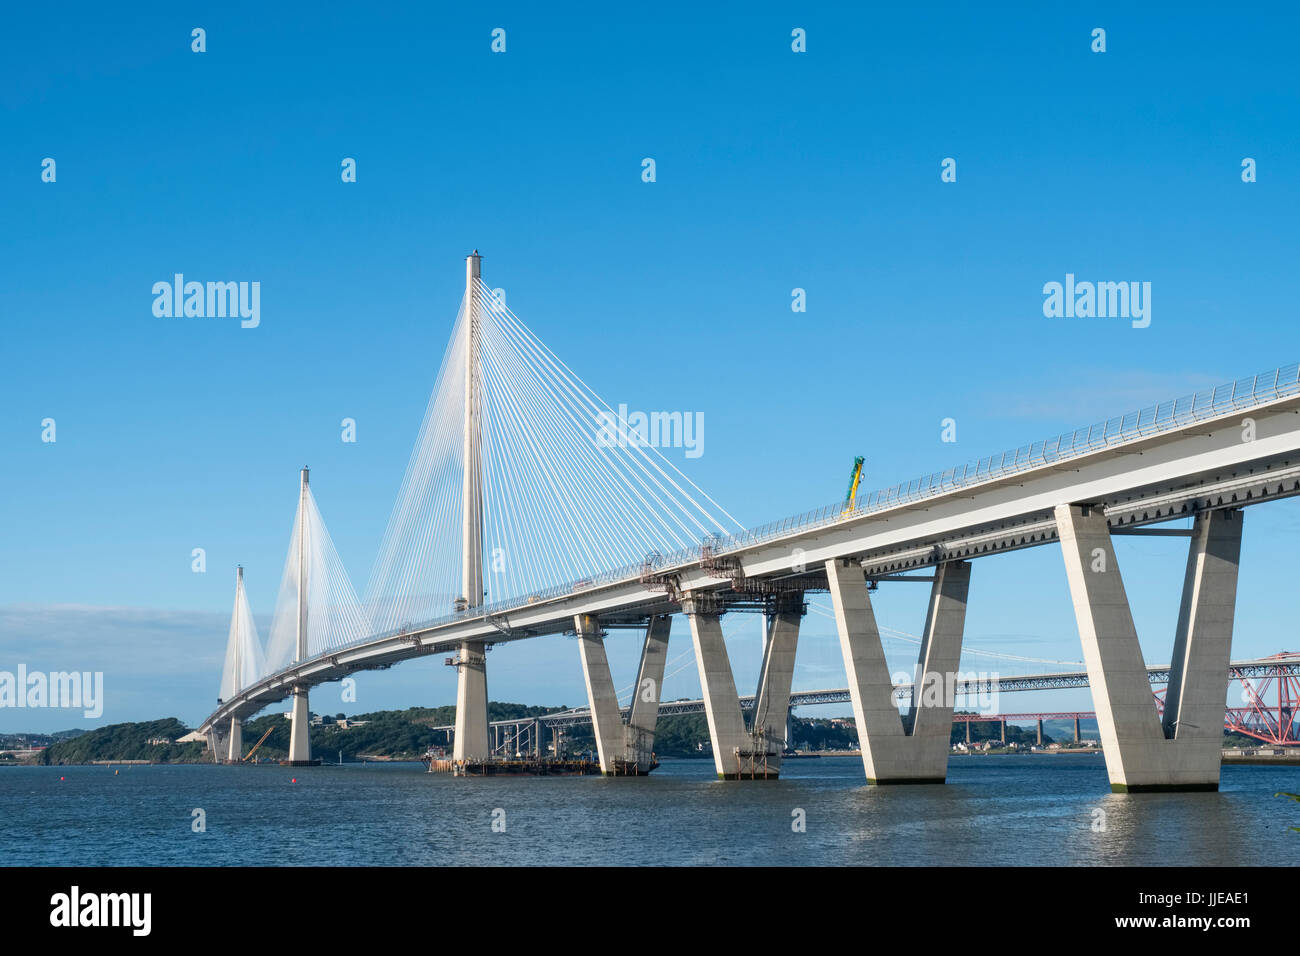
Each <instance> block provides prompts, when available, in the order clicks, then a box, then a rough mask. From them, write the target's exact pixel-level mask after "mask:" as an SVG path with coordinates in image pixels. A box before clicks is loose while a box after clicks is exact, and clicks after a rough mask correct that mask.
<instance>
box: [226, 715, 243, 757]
mask: <svg viewBox="0 0 1300 956" xmlns="http://www.w3.org/2000/svg"><path fill="white" fill-rule="evenodd" d="M226 745H227V751H226V760H227V761H229V762H230V763H239V762H240V761H241V760H243V759H244V722H243V721H242V720H240V719H239V718H238V717H231V718H230V734H229V737H228V739H227V741H226Z"/></svg>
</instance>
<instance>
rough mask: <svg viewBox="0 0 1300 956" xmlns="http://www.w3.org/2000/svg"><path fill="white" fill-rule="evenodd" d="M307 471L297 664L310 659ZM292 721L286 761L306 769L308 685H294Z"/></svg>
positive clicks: (301, 496) (305, 474) (301, 497)
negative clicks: (308, 636)
mask: <svg viewBox="0 0 1300 956" xmlns="http://www.w3.org/2000/svg"><path fill="white" fill-rule="evenodd" d="M309 471H310V469H308V468H303V470H302V481H301V483H300V484H299V488H298V644H297V648H296V652H295V654H294V663H295V664H297V663H301V662H302V661H304V660H306V659H307V584H308V582H307V547H308V543H307V525H308V519H309V515H308V510H307V494H308V491H307V485H308V480H309ZM292 714H293V716H292V718H291V720H292V721H293V723H292V724H291V725H290V728H289V759H288V760H287V761H285V762H286V763H287V764H288V765H289V766H291V767H296V766H303V765H307V764H310V763H311V762H312V759H311V740H310V738H309V736H308V733H309V731H308V725H309V723H310V719H311V716H310V712H309V711H308V708H307V685H306V684H295V685H294V686H293V711H292Z"/></svg>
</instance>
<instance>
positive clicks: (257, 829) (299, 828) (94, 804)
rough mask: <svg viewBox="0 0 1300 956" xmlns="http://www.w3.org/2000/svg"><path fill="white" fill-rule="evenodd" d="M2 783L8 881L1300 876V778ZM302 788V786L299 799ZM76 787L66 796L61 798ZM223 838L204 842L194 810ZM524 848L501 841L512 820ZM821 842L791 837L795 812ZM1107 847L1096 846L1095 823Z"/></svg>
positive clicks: (983, 765) (173, 774) (1020, 761)
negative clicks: (1007, 867)
mask: <svg viewBox="0 0 1300 956" xmlns="http://www.w3.org/2000/svg"><path fill="white" fill-rule="evenodd" d="M117 769H120V773H118V774H117V775H114V772H113V768H105V767H50V768H45V767H18V768H5V769H0V862H3V863H5V864H9V865H48V864H83V865H105V864H118V865H136V864H144V865H150V864H193V865H231V864H254V863H256V864H327V865H349V864H378V865H385V864H401V865H425V866H428V865H449V864H541V863H546V864H567V865H591V864H751V863H755V864H796V865H827V864H926V865H933V864H974V865H981V864H997V863H1000V864H1017V865H1033V864H1169V863H1178V864H1190V865H1204V864H1260V863H1270V864H1284V865H1285V864H1296V863H1300V833H1295V832H1291V831H1289V830H1287V826H1288V825H1300V804H1296V803H1294V802H1292V801H1289V800H1283V799H1274V798H1273V794H1274V792H1276V791H1278V790H1290V791H1293V792H1294V791H1297V790H1300V768H1297V767H1280V768H1273V767H1224V768H1223V778H1222V789H1221V791H1220V792H1219V793H1207V794H1144V795H1133V796H1127V795H1118V794H1111V793H1110V792H1109V788H1108V785H1107V780H1106V771H1105V767H1104V765H1103V763H1102V760H1101V758H1100V757H1099V756H1097V757H1093V756H1083V755H1080V756H1061V757H1055V756H1053V757H1048V756H1038V757H1032V756H1019V757H1014V756H1008V757H954V758H953V760H952V761H951V766H950V770H949V776H948V781H949V782H948V784H947V785H946V786H923V787H867V786H866V785H865V784H864V780H863V773H862V763H861V761H860V760H858V759H857V758H856V757H852V758H850V757H842V758H838V757H837V758H822V759H818V760H795V761H790V762H788V763H787V765H786V767H785V769H784V771H783V773H784V775H783V777H782V779H781V780H779V781H775V782H770V783H763V782H726V783H724V782H720V781H718V780H716V779H714V777H713V764H712V762H711V761H704V760H665V761H664V764H663V766H661V767H660V768H659V769H658V770H657V771H655V773H654V774H653V775H652V776H650V777H648V778H641V779H626V778H624V779H604V778H600V777H568V778H545V777H543V778H519V779H510V778H492V779H464V778H461V779H454V778H452V777H449V776H446V775H442V774H426V773H424V768H423V767H421V766H420V765H419V764H367V765H349V766H344V767H328V766H327V767H320V768H306V769H301V768H300V769H297V770H291V769H289V768H282V767H275V766H260V767H217V766H156V767H122V768H117ZM294 776H297V778H298V782H297V783H296V784H295V783H291V782H290V781H291V779H292V778H293V777H294ZM60 777H64V778H66V779H64V780H62V781H61V780H60V779H59V778H60ZM196 807H201V808H202V809H203V810H204V811H205V812H206V819H207V832H206V833H194V832H192V831H191V820H192V815H191V814H192V811H193V810H194V809H195V808H196ZM495 808H501V809H503V810H504V811H505V822H506V832H505V833H494V832H493V831H492V818H493V810H494V809H495ZM795 808H801V809H803V810H804V811H805V812H806V815H807V832H805V833H795V832H792V830H791V820H792V811H793V810H794V809H795ZM1096 808H1101V809H1102V810H1104V811H1105V823H1106V829H1105V831H1104V832H1094V830H1093V821H1094V810H1095V809H1096Z"/></svg>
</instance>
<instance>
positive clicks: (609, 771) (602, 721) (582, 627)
mask: <svg viewBox="0 0 1300 956" xmlns="http://www.w3.org/2000/svg"><path fill="white" fill-rule="evenodd" d="M573 629H574V631H575V633H576V634H577V636H578V652H579V653H580V654H581V655H582V676H583V678H584V679H585V680H586V682H587V702H588V704H589V705H590V707H591V729H592V733H593V735H594V736H595V738H596V752H597V754H598V755H599V756H600V769H601V772H602V773H604V774H605V775H607V776H613V774H614V769H615V768H614V761H615V760H617V759H619V758H621V757H622V756H623V715H622V714H621V713H620V712H619V707H618V693H617V692H616V691H615V690H614V678H613V677H612V676H611V674H610V671H609V658H608V656H606V654H605V635H604V632H603V631H601V629H600V625H599V623H597V621H596V618H595V617H594V616H593V615H590V614H581V615H579V616H577V617H575V618H574V619H573Z"/></svg>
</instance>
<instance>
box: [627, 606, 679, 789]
mask: <svg viewBox="0 0 1300 956" xmlns="http://www.w3.org/2000/svg"><path fill="white" fill-rule="evenodd" d="M672 624H673V619H672V618H671V617H669V616H668V615H667V614H662V615H659V616H657V617H653V618H651V619H650V623H649V625H648V626H647V627H646V634H645V643H644V644H643V645H642V647H641V663H640V665H638V667H637V672H636V689H635V690H634V691H633V693H632V712H631V713H630V714H629V715H628V720H627V728H626V732H625V737H626V744H625V750H626V757H627V760H629V761H630V762H631V763H632V764H633V765H634V766H636V767H639V768H643V767H649V766H650V764H651V762H652V761H653V759H654V743H655V729H656V727H657V726H658V723H659V702H660V701H661V700H662V699H663V684H664V665H665V664H666V663H667V662H668V634H669V632H670V631H671V629H672Z"/></svg>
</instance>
